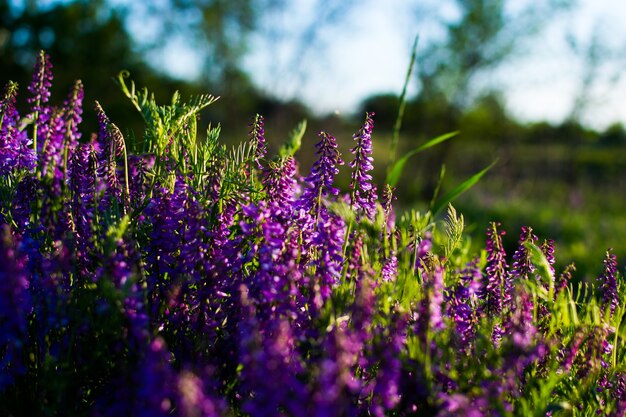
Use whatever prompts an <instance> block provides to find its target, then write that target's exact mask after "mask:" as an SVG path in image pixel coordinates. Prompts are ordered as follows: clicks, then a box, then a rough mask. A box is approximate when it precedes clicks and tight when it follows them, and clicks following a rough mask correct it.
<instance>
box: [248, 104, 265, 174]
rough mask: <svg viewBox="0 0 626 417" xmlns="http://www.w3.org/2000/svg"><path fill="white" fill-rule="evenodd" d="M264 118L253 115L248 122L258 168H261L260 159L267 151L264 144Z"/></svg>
mask: <svg viewBox="0 0 626 417" xmlns="http://www.w3.org/2000/svg"><path fill="white" fill-rule="evenodd" d="M263 125H264V119H263V116H261V115H258V114H257V115H256V116H254V121H253V122H252V123H251V124H250V142H251V143H252V146H253V147H254V161H255V162H256V164H257V167H258V168H259V169H263V166H262V165H261V162H260V159H261V158H263V157H264V156H265V154H266V153H267V148H266V146H265V129H264V127H263Z"/></svg>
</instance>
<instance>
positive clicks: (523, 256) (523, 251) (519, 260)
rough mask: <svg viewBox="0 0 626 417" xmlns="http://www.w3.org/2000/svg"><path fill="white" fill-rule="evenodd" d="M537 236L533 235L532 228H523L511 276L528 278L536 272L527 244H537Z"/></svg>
mask: <svg viewBox="0 0 626 417" xmlns="http://www.w3.org/2000/svg"><path fill="white" fill-rule="evenodd" d="M536 241H537V236H535V235H534V234H533V229H532V228H531V227H526V226H524V227H522V233H521V235H520V239H519V247H518V249H517V251H515V253H514V254H513V265H511V275H512V276H513V277H515V278H518V279H522V278H528V276H529V275H530V274H532V273H533V272H535V266H534V265H533V263H532V262H531V260H530V253H529V251H528V249H527V248H526V246H525V245H524V243H525V242H530V243H535V242H536Z"/></svg>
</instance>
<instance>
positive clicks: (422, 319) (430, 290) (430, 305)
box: [418, 267, 445, 337]
mask: <svg viewBox="0 0 626 417" xmlns="http://www.w3.org/2000/svg"><path fill="white" fill-rule="evenodd" d="M443 273H444V268H442V267H435V268H434V269H433V270H432V271H427V272H425V273H424V275H423V276H424V293H425V296H424V299H422V301H421V302H420V307H419V318H418V333H419V334H420V337H422V336H424V335H425V334H426V329H427V328H430V329H431V330H433V331H440V330H443V329H444V328H445V323H444V322H443V312H442V308H443V301H444V300H443V289H444V285H443Z"/></svg>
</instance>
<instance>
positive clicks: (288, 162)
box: [263, 156, 296, 208]
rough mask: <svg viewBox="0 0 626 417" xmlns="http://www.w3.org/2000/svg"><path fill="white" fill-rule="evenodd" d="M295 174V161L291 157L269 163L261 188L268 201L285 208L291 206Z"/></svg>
mask: <svg viewBox="0 0 626 417" xmlns="http://www.w3.org/2000/svg"><path fill="white" fill-rule="evenodd" d="M295 173H296V161H295V159H293V157H292V156H289V157H287V158H285V159H283V160H281V161H278V162H270V163H269V166H268V168H267V169H266V170H265V176H264V178H263V188H264V190H265V192H266V193H267V198H268V200H269V201H272V202H276V203H278V204H279V205H280V206H283V207H285V208H286V207H290V206H291V204H292V203H293V199H294V192H295V185H296V180H295V179H294V175H295Z"/></svg>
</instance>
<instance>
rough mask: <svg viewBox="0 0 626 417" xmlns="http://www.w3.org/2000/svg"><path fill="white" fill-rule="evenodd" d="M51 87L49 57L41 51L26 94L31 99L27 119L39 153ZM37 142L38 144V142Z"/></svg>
mask: <svg viewBox="0 0 626 417" xmlns="http://www.w3.org/2000/svg"><path fill="white" fill-rule="evenodd" d="M51 86H52V62H50V57H49V56H48V55H47V54H45V53H44V52H43V51H41V52H40V53H39V57H38V59H37V61H35V70H34V73H33V80H32V82H31V83H30V85H29V86H28V92H29V93H30V94H31V97H29V98H28V104H30V106H31V112H30V114H29V115H28V117H29V118H30V119H31V120H32V121H33V122H34V124H35V125H34V130H33V140H34V142H35V146H34V149H35V150H37V151H39V149H40V147H41V145H42V141H39V139H40V136H41V138H45V136H46V130H47V128H48V124H47V123H48V121H49V119H50V107H49V106H47V105H46V103H48V100H50V87H51ZM38 141H39V142H38Z"/></svg>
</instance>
